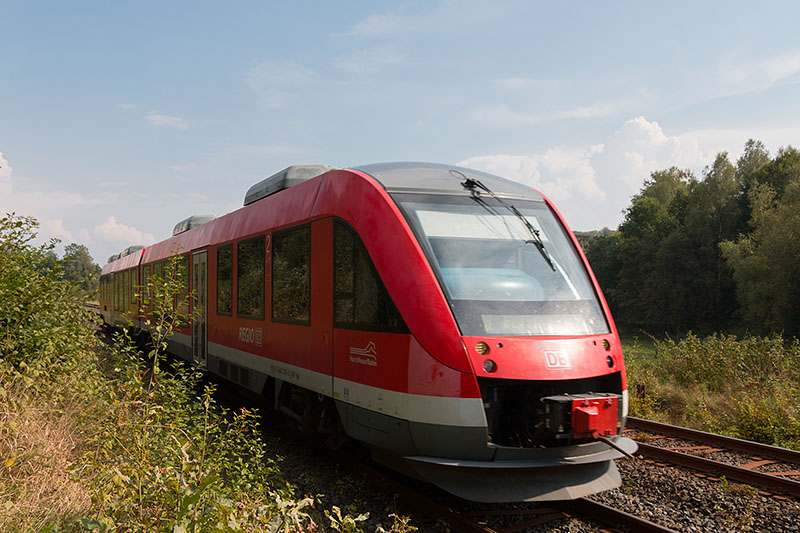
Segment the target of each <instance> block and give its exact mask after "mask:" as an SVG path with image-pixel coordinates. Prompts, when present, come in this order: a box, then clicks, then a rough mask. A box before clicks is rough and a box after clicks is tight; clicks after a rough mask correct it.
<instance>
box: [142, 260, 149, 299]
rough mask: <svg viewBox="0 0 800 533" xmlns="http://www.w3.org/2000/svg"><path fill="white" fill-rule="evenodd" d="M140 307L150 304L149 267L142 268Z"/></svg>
mask: <svg viewBox="0 0 800 533" xmlns="http://www.w3.org/2000/svg"><path fill="white" fill-rule="evenodd" d="M141 291H142V305H149V304H150V265H144V266H143V267H142V288H141Z"/></svg>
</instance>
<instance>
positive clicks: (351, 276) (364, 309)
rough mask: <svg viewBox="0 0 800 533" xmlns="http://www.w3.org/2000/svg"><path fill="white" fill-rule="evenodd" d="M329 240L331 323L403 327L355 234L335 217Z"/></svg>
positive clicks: (389, 328) (342, 325)
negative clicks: (331, 260) (331, 286)
mask: <svg viewBox="0 0 800 533" xmlns="http://www.w3.org/2000/svg"><path fill="white" fill-rule="evenodd" d="M333 243H334V244H333V254H334V273H333V286H334V290H333V305H334V323H335V324H336V325H337V326H340V327H346V328H356V329H370V330H379V331H380V330H386V331H407V328H406V325H405V322H403V318H402V317H401V316H400V312H399V311H398V310H397V307H396V306H395V305H394V302H392V299H391V297H390V296H389V293H388V292H387V291H386V287H385V286H384V285H383V282H382V281H381V278H380V277H379V276H378V272H377V270H375V266H374V265H373V264H372V260H371V259H370V257H369V254H368V253H367V249H366V248H365V247H364V243H362V242H361V239H360V238H359V237H358V235H356V233H355V232H354V231H353V230H352V229H351V228H350V227H349V226H347V225H346V224H345V223H343V222H340V221H336V223H335V225H334V237H333Z"/></svg>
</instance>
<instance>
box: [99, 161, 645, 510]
mask: <svg viewBox="0 0 800 533" xmlns="http://www.w3.org/2000/svg"><path fill="white" fill-rule="evenodd" d="M184 223H185V224H183V223H181V224H179V225H178V226H176V230H175V232H174V233H175V234H174V235H173V237H171V238H169V239H166V240H164V241H162V242H160V243H157V244H155V245H153V246H150V247H148V248H147V249H145V250H141V251H134V252H133V253H130V254H128V255H125V256H124V257H121V258H118V259H116V260H115V261H112V262H110V263H109V264H107V265H106V266H105V267H104V268H103V272H102V291H101V295H102V301H101V310H102V312H103V313H104V317H106V320H107V321H109V322H110V323H113V324H122V323H123V322H124V321H126V320H127V319H128V318H130V319H132V320H133V323H134V324H137V325H139V326H141V325H142V323H143V321H144V319H145V318H146V317H148V316H150V314H151V313H152V303H151V302H149V301H148V300H147V295H146V294H143V295H142V296H143V297H142V298H141V299H138V300H137V298H136V295H137V291H136V290H135V286H136V285H142V284H145V282H146V280H147V279H148V278H149V277H151V276H154V275H157V274H159V273H160V272H161V271H163V269H164V268H165V265H168V264H169V263H167V262H166V261H168V260H169V258H170V257H171V256H173V255H175V254H176V253H177V254H178V255H180V257H181V261H184V262H185V265H186V266H187V268H186V272H187V273H189V274H188V276H189V278H190V279H187V281H188V282H189V283H188V285H189V286H190V287H191V289H192V290H193V291H194V292H195V293H196V303H195V306H196V311H198V312H197V313H196V315H195V316H196V319H195V320H194V322H193V324H192V327H191V328H190V329H186V330H183V331H180V332H178V333H177V334H176V335H175V336H174V337H173V339H172V344H171V350H172V351H173V352H175V353H176V354H177V355H179V356H180V357H182V358H184V359H187V360H190V361H194V362H195V363H197V364H201V365H204V366H205V368H206V369H207V370H208V371H210V372H213V373H215V374H217V375H219V376H221V377H223V378H225V379H228V380H231V381H234V382H236V383H237V384H239V385H241V386H243V387H246V388H248V389H250V390H252V391H254V392H256V393H260V394H264V395H265V396H266V397H267V398H268V401H269V402H270V403H271V404H273V405H274V406H275V407H276V408H278V409H280V410H281V411H282V412H284V413H286V414H288V415H289V416H291V417H293V418H295V419H296V420H297V421H298V422H299V423H300V424H301V425H302V426H303V427H304V428H305V429H306V430H307V431H308V432H309V433H313V434H317V435H319V436H321V437H322V438H325V439H328V440H330V441H332V442H334V441H336V440H337V439H338V438H339V437H340V436H341V435H340V433H341V432H340V430H343V432H344V433H346V434H347V435H348V436H349V437H352V438H354V439H356V440H359V441H361V442H364V443H365V444H367V445H369V446H370V447H371V448H372V450H373V453H374V456H375V457H376V458H378V459H379V460H381V461H383V462H385V463H387V464H389V465H390V466H393V467H394V468H398V469H401V470H403V471H406V472H409V473H412V474H413V475H416V476H417V477H421V478H424V479H427V480H429V481H431V482H433V483H435V484H437V485H439V486H441V487H443V488H445V489H446V490H448V491H450V492H453V493H454V494H457V495H459V496H462V497H465V498H468V499H473V500H478V501H513V500H548V499H565V498H574V497H579V496H583V495H585V494H589V493H593V492H597V491H600V490H605V489H608V488H613V487H615V486H618V485H619V483H620V480H619V475H618V473H617V471H616V467H615V466H614V464H613V459H615V458H619V457H621V456H622V453H620V452H624V453H632V452H633V451H634V450H635V444H634V443H633V442H632V441H630V439H626V438H623V437H622V429H623V427H624V422H625V417H626V416H627V383H626V379H625V368H624V360H623V355H622V350H621V346H620V342H619V337H618V335H617V332H616V328H615V326H614V322H613V319H612V317H611V314H610V312H609V309H608V306H607V304H606V302H605V300H604V298H603V297H602V294H601V292H600V289H599V287H598V285H597V281H596V279H595V278H594V275H593V274H592V272H591V269H590V268H589V266H588V264H587V262H586V259H585V257H584V256H583V253H582V251H581V250H580V247H579V246H578V244H577V241H576V240H575V237H574V235H573V234H572V233H571V231H570V230H569V229H568V227H567V226H566V224H565V223H564V222H563V220H562V218H561V216H560V214H559V213H558V211H557V210H556V209H555V207H554V206H553V205H552V204H551V203H550V202H549V201H548V200H547V199H546V198H545V197H543V196H542V195H541V194H539V193H538V192H536V191H534V190H532V189H529V188H528V187H525V186H523V185H520V184H518V183H515V182H512V181H508V180H504V179H502V178H498V177H496V176H492V175H489V174H485V173H482V172H477V171H474V170H470V169H465V168H459V167H452V166H445V165H434V164H424V163H388V164H378V165H368V166H363V167H358V168H354V169H331V168H328V167H324V166H321V165H302V166H295V167H289V168H288V169H286V170H284V171H282V172H280V173H278V174H276V175H274V176H271V177H270V178H267V179H265V180H263V181H262V182H260V183H258V184H256V185H254V186H253V187H251V189H250V190H249V191H248V193H247V195H246V198H245V206H244V207H243V208H241V209H239V210H237V211H235V212H233V213H230V214H227V215H224V216H222V217H219V218H216V219H214V218H213V217H208V216H206V217H200V218H197V219H196V220H194V221H192V219H188V220H187V221H184ZM182 224H183V225H182Z"/></svg>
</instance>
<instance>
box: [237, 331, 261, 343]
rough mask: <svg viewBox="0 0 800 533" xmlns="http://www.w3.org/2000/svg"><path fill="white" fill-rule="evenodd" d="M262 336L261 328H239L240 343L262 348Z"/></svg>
mask: <svg viewBox="0 0 800 533" xmlns="http://www.w3.org/2000/svg"><path fill="white" fill-rule="evenodd" d="M262 336H263V333H262V332H261V328H239V342H246V343H248V344H255V345H256V346H261V340H262Z"/></svg>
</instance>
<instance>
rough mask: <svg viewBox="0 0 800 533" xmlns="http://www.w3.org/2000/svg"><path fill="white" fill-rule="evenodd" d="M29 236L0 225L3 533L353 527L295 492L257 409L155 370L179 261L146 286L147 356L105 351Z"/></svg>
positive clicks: (180, 369) (172, 311) (175, 369)
mask: <svg viewBox="0 0 800 533" xmlns="http://www.w3.org/2000/svg"><path fill="white" fill-rule="evenodd" d="M35 230H36V222H35V220H33V219H31V218H27V217H17V216H13V215H10V216H6V217H4V218H1V219H0V332H2V344H0V530H2V531H86V530H97V531H170V532H174V533H179V532H188V531H197V532H199V531H203V532H205V531H268V532H279V531H287V532H288V531H307V530H308V531H311V530H315V529H316V530H318V531H324V530H326V529H327V528H326V527H325V526H329V527H330V528H333V529H336V530H339V531H359V528H358V524H359V522H360V521H363V520H364V517H363V516H356V517H353V516H350V515H347V514H345V515H342V513H341V511H340V510H339V509H338V508H334V509H333V510H332V512H328V511H325V512H324V513H322V511H321V510H312V505H313V503H314V500H313V498H311V497H302V496H299V495H296V494H295V491H294V489H293V487H292V486H291V485H290V484H288V483H287V482H286V481H285V480H284V479H283V478H282V476H281V473H280V470H279V468H278V467H277V465H276V464H275V463H273V462H272V461H271V460H269V459H267V455H268V450H266V449H265V445H264V441H263V439H261V438H260V430H259V425H258V420H259V418H258V416H257V413H255V412H253V411H250V410H247V409H241V410H237V411H235V412H231V411H229V410H227V409H225V408H223V407H221V406H220V405H219V404H217V403H216V401H215V400H214V394H213V393H214V388H213V386H208V385H206V386H201V379H200V378H201V374H200V373H199V372H198V371H196V370H193V369H189V368H186V367H184V366H182V365H180V364H172V365H169V367H167V368H162V367H163V361H162V355H163V349H164V347H165V343H166V340H167V338H168V337H169V335H170V332H171V330H172V329H174V328H175V327H177V326H178V325H179V324H180V323H181V322H182V321H185V320H187V318H188V317H187V316H185V315H182V314H181V310H182V309H187V308H188V306H185V305H180V304H179V303H177V302H176V300H175V296H176V295H179V294H186V291H185V290H183V288H182V287H181V280H183V279H185V276H183V274H182V273H181V272H180V269H181V268H185V263H183V262H181V261H178V260H176V261H174V263H173V268H172V269H171V272H170V273H169V274H168V275H166V276H164V277H155V278H154V279H153V281H152V283H151V285H150V286H149V287H147V289H148V290H149V291H150V295H151V297H152V299H153V301H154V302H156V305H157V307H160V309H159V312H158V313H156V319H155V322H154V323H153V324H151V325H152V326H153V328H152V329H153V331H154V332H155V335H154V338H153V339H152V342H151V343H150V349H149V352H148V353H146V354H144V355H143V354H142V352H141V351H140V350H139V349H138V347H137V346H136V345H135V344H134V343H133V342H131V339H129V338H127V336H126V335H125V334H122V335H121V336H120V337H119V338H118V339H117V342H116V344H115V347H113V348H110V349H108V348H106V347H105V346H104V345H103V344H101V343H100V342H99V341H98V340H97V337H96V328H95V324H94V323H93V320H92V319H91V318H90V316H89V315H88V314H87V313H86V311H85V310H84V309H83V307H82V295H83V290H84V288H83V287H80V286H78V285H77V284H76V283H74V282H71V281H67V280H65V279H64V275H63V272H62V270H61V266H62V265H61V263H60V262H58V261H56V262H53V261H52V255H51V252H52V249H53V245H54V243H52V242H51V243H49V244H47V245H42V246H38V247H37V246H34V245H32V244H31V243H32V241H33V239H34V237H35ZM187 297H191V296H190V295H188V294H187ZM323 521H324V522H325V524H324V525H323ZM407 522H408V521H407V519H406V518H404V517H395V524H394V526H393V527H392V529H391V531H411V530H413V528H412V527H411V526H409V525H408V523H407Z"/></svg>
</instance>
